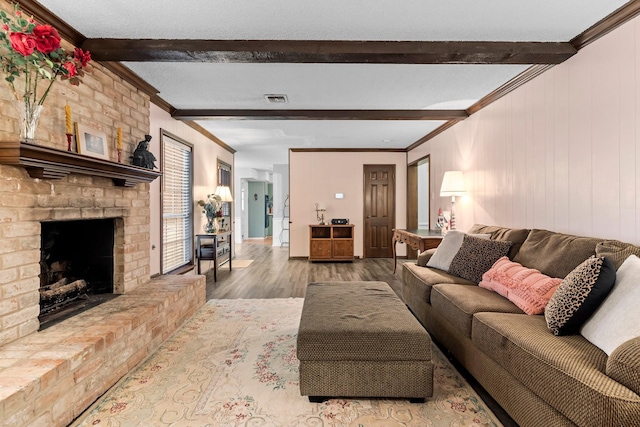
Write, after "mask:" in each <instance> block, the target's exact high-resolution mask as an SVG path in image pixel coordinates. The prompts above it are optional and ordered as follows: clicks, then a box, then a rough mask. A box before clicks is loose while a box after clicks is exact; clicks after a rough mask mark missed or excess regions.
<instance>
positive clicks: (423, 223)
mask: <svg viewBox="0 0 640 427" xmlns="http://www.w3.org/2000/svg"><path fill="white" fill-rule="evenodd" d="M430 203H431V164H430V157H429V156H426V157H424V158H422V159H420V160H418V161H417V162H414V163H412V164H410V165H409V166H408V168H407V229H409V230H412V229H416V228H417V229H426V230H428V229H430V228H431V219H430ZM416 255H417V252H416V251H415V250H414V249H411V248H410V247H408V246H407V258H409V259H414V258H416Z"/></svg>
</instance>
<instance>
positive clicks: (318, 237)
mask: <svg viewBox="0 0 640 427" xmlns="http://www.w3.org/2000/svg"><path fill="white" fill-rule="evenodd" d="M353 227H354V225H353V224H346V225H310V226H309V261H353V258H354V257H353Z"/></svg>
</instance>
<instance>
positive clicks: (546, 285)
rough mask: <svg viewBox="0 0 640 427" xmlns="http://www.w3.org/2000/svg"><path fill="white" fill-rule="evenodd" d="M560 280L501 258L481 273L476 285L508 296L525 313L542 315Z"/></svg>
mask: <svg viewBox="0 0 640 427" xmlns="http://www.w3.org/2000/svg"><path fill="white" fill-rule="evenodd" d="M560 282H562V279H558V278H555V277H549V276H547V275H545V274H542V273H540V272H539V271H538V270H535V269H532V268H526V267H523V266H522V265H521V264H518V263H517V262H513V261H509V258H507V257H506V256H505V257H502V258H500V259H499V260H498V261H496V263H495V264H493V266H492V267H491V268H490V269H489V271H487V272H486V273H484V274H483V275H482V281H481V282H480V283H479V284H478V285H479V286H480V287H481V288H485V289H489V290H490V291H494V292H496V293H498V294H499V295H502V296H503V297H505V298H507V299H508V300H509V301H511V302H512V303H514V304H515V305H517V306H518V307H519V308H520V309H521V310H522V311H524V312H525V313H527V314H542V313H543V312H544V308H545V306H546V305H547V303H548V302H549V298H551V295H553V293H554V292H555V290H556V288H557V287H558V286H559V285H560Z"/></svg>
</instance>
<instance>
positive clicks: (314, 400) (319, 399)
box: [309, 396, 329, 403]
mask: <svg viewBox="0 0 640 427" xmlns="http://www.w3.org/2000/svg"><path fill="white" fill-rule="evenodd" d="M327 400H329V398H328V397H327V396H309V402H311V403H322V402H325V401H327Z"/></svg>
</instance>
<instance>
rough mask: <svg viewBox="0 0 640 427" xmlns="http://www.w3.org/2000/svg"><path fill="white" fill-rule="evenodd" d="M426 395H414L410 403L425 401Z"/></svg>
mask: <svg viewBox="0 0 640 427" xmlns="http://www.w3.org/2000/svg"><path fill="white" fill-rule="evenodd" d="M424 401H425V399H424V397H412V398H410V399H409V403H424Z"/></svg>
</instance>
